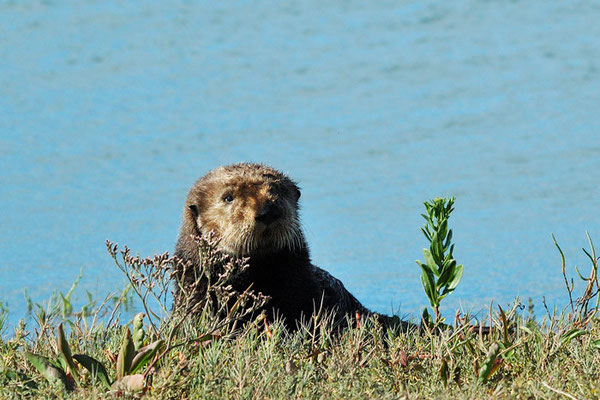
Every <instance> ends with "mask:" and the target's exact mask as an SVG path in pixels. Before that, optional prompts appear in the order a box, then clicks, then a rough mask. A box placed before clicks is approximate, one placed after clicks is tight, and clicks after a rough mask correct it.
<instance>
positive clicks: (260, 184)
mask: <svg viewBox="0 0 600 400" xmlns="http://www.w3.org/2000/svg"><path fill="white" fill-rule="evenodd" d="M299 198H300V190H299V189H298V187H297V186H296V184H295V183H294V182H293V181H292V180H291V179H289V178H288V177H286V176H285V175H283V174H282V173H280V172H278V171H276V170H274V169H272V168H269V167H265V166H262V165H257V164H236V165H232V166H228V167H220V168H217V169H216V170H214V171H212V172H210V173H209V174H207V175H206V176H204V177H203V178H201V179H200V180H199V181H198V182H196V184H195V185H194V187H193V188H192V190H191V191H190V194H189V195H188V199H187V213H188V215H186V216H184V218H189V219H190V220H191V221H192V223H193V224H194V225H195V227H196V228H197V230H198V231H199V232H201V233H208V232H213V233H214V234H215V236H216V238H217V240H218V243H219V247H220V250H221V251H224V252H226V253H229V254H232V255H236V256H250V255H254V254H269V253H274V252H277V251H279V250H282V249H289V250H295V249H300V248H301V247H302V246H303V245H304V236H303V234H302V230H301V228H300V222H299V218H298V199H299Z"/></svg>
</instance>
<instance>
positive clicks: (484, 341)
mask: <svg viewBox="0 0 600 400" xmlns="http://www.w3.org/2000/svg"><path fill="white" fill-rule="evenodd" d="M108 248H109V251H110V253H111V254H112V255H113V256H114V258H115V261H116V262H117V265H118V266H119V269H121V271H122V272H123V273H125V274H126V276H127V277H128V279H129V282H130V285H129V288H128V291H127V292H124V293H114V294H111V295H109V296H107V297H106V299H104V301H102V302H100V304H94V302H93V301H92V302H91V303H90V304H88V305H87V306H86V307H84V308H83V309H82V310H79V311H78V312H74V310H73V309H72V307H71V305H70V300H69V299H70V293H68V294H66V295H60V294H57V295H55V296H54V297H53V298H52V299H51V300H50V301H49V303H48V304H46V305H43V306H42V305H39V304H38V305H36V304H32V317H33V318H32V319H33V321H32V322H31V323H30V324H29V325H26V324H25V323H24V322H21V323H20V324H19V325H18V326H17V327H16V328H15V330H14V332H11V333H8V332H5V333H4V338H5V339H3V340H2V341H1V342H0V371H1V372H0V397H2V398H17V397H35V398H62V397H70V398H74V399H77V398H82V399H83V398H85V399H87V398H104V397H126V398H137V397H145V398H161V399H162V398H265V397H274V398H320V397H323V398H598V397H600V384H598V380H599V378H600V372H599V369H600V349H599V347H600V321H599V320H598V317H597V307H594V299H595V297H596V294H597V286H594V285H597V278H596V277H595V276H593V277H592V278H593V279H592V280H591V283H592V284H593V285H591V286H589V287H591V289H589V290H591V291H590V292H589V293H587V292H588V289H586V293H584V294H583V295H582V296H581V297H580V298H579V299H574V300H573V302H572V303H571V305H570V306H569V307H568V308H566V310H565V312H563V313H560V314H556V313H554V314H546V316H545V317H540V318H537V319H534V318H533V309H532V306H531V305H530V306H529V307H525V306H522V305H521V304H519V303H518V302H516V303H515V305H514V306H513V307H510V309H507V310H503V309H502V308H500V307H495V308H494V309H490V310H489V315H487V316H486V317H484V318H482V320H481V321H479V322H480V324H481V325H486V326H489V327H491V332H489V333H486V332H484V331H483V330H480V329H478V327H477V326H474V325H476V323H477V321H474V320H472V319H470V318H468V316H462V315H459V314H458V315H456V316H455V318H454V319H453V321H447V322H451V324H450V325H451V328H449V327H446V328H439V327H438V328H435V329H434V330H433V331H430V330H428V329H427V328H424V329H421V330H419V331H412V332H402V331H392V330H387V331H384V330H383V328H382V327H381V326H380V325H378V324H377V323H376V321H372V320H370V319H369V318H366V317H364V316H362V317H361V316H359V322H358V323H354V324H350V325H354V327H351V328H348V329H345V330H338V329H336V328H334V327H332V323H331V321H330V319H329V318H328V317H327V316H326V315H321V316H319V317H315V318H314V319H313V320H312V321H311V323H307V324H305V325H304V326H303V328H302V329H300V330H299V331H298V332H295V333H289V332H286V331H285V330H284V328H283V326H282V325H280V324H278V323H273V324H267V323H266V322H265V320H264V319H263V317H262V316H261V315H257V314H256V312H255V311H256V310H257V309H258V308H259V306H255V303H258V304H260V301H261V299H260V298H256V297H254V298H253V297H251V296H249V295H248V294H247V293H241V294H240V293H232V292H231V291H230V289H228V288H227V285H226V282H227V279H229V277H228V276H227V268H225V269H224V271H225V272H224V273H223V274H221V275H220V278H219V279H215V280H213V282H212V283H211V285H212V286H210V287H209V291H211V290H212V293H216V294H218V295H216V297H215V298H213V299H212V300H211V301H208V302H205V303H204V304H203V305H202V306H201V307H200V308H195V309H192V308H188V309H189V312H185V311H182V312H176V313H173V314H171V313H170V312H169V308H170V304H168V302H169V301H170V300H167V297H166V296H165V294H166V293H167V292H168V290H170V289H169V288H170V283H169V281H170V278H171V276H170V266H171V264H172V262H173V260H172V259H170V258H168V256H167V255H166V254H165V255H161V256H155V257H153V258H150V259H140V258H139V257H132V256H130V254H129V251H127V250H126V251H125V252H123V253H121V254H119V252H118V251H117V249H116V246H114V245H112V244H108ZM214 256H215V255H214V254H212V255H211V257H213V259H212V261H211V262H215V260H214ZM207 258H208V259H210V257H207ZM592 259H595V260H596V263H593V265H592V273H595V272H594V271H595V270H594V268H595V267H597V259H596V258H595V255H593V256H592ZM221 261H222V260H221ZM224 265H225V266H227V265H229V267H231V270H233V269H235V267H239V265H238V266H236V265H234V264H227V262H226V263H224ZM567 282H568V281H567ZM228 290H229V291H228ZM127 293H129V294H133V295H134V296H137V297H139V299H142V301H140V302H139V303H140V304H141V306H140V308H141V309H142V310H143V311H144V314H143V315H142V314H139V315H138V316H137V318H136V319H135V321H122V320H121V313H122V312H123V306H124V301H125V300H126V299H127V297H128V295H127ZM219 293H220V294H219ZM570 295H571V296H572V297H575V296H574V294H573V293H570ZM585 296H587V297H585ZM231 299H242V300H241V301H236V302H235V303H232V302H231ZM228 300H229V302H228ZM211 302H212V303H211ZM208 303H211V304H208ZM232 304H233V305H232ZM182 309H184V310H185V309H186V307H182ZM190 312H191V313H193V314H195V315H199V318H197V319H194V318H190ZM253 313H254V314H253ZM250 315H252V317H250ZM354 318H356V317H354ZM242 320H245V321H248V320H249V322H247V323H245V324H242V323H241V322H240V321H242ZM59 326H60V329H59ZM131 332H133V333H131ZM148 345H151V346H152V345H153V346H154V349H153V351H152V352H150V353H149V355H148V356H147V357H146V360H145V361H144V363H142V364H141V366H140V365H138V369H137V370H135V371H134V370H133V368H132V367H131V365H132V362H131V361H132V359H133V357H134V355H136V354H142V353H144V351H147V347H148ZM145 346H146V347H145ZM65 348H66V349H67V350H65ZM144 349H146V350H144ZM67 353H68V354H67ZM82 355H83V356H82ZM84 356H87V357H88V358H90V359H93V360H96V361H97V362H99V363H101V364H102V365H103V366H104V368H105V369H106V373H105V375H103V376H101V375H102V374H100V373H98V368H95V369H94V368H89V365H87V367H88V368H86V367H85V365H84V364H86V362H84V361H85V360H87V359H86V358H82V357H84ZM35 357H38V359H37V361H38V363H37V364H38V365H37V366H36V362H35V361H36V359H35ZM44 357H45V358H44ZM69 358H70V360H68V359H69ZM127 359H129V360H127ZM40 360H42V361H40ZM77 360H80V361H81V360H83V361H82V362H78V361H77ZM127 362H129V364H128V366H125V367H124V363H127ZM88 364H89V363H88ZM55 370H59V371H63V372H64V375H61V374H60V372H56V371H55ZM53 371H54V372H53ZM103 377H104V378H103ZM123 377H125V378H123ZM118 378H120V380H118V381H117V379H118ZM115 381H117V382H116V383H114V382H115Z"/></svg>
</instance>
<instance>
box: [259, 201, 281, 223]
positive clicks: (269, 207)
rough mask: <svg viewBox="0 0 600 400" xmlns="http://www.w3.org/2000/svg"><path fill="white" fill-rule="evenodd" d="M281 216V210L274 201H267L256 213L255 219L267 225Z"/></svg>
mask: <svg viewBox="0 0 600 400" xmlns="http://www.w3.org/2000/svg"><path fill="white" fill-rule="evenodd" d="M279 217H281V210H280V209H279V207H277V206H276V205H275V204H273V203H272V202H268V203H265V205H264V206H263V208H262V210H260V212H259V213H258V214H256V217H255V219H256V220H257V221H260V222H262V223H264V224H266V225H269V224H270V223H271V222H273V221H275V220H276V219H277V218H279Z"/></svg>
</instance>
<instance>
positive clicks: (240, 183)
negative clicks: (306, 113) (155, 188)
mask: <svg viewBox="0 0 600 400" xmlns="http://www.w3.org/2000/svg"><path fill="white" fill-rule="evenodd" d="M299 198H300V190H299V188H298V186H297V185H296V183H295V182H294V181H292V180H291V179H290V178H288V177H287V176H285V175H284V174H283V173H281V172H279V171H277V170H275V169H273V168H270V167H267V166H264V165H259V164H245V163H242V164H235V165H230V166H225V167H219V168H217V169H215V170H213V171H211V172H209V173H208V174H207V175H205V176H204V177H202V178H200V179H199V180H198V181H196V183H195V184H194V186H193V187H192V188H191V189H190V192H189V194H188V196H187V199H186V203H185V206H184V210H183V223H182V226H181V231H180V234H179V239H178V241H177V246H176V249H175V255H176V256H177V257H178V258H180V259H181V260H183V261H184V262H189V263H191V264H192V268H194V267H198V266H199V265H200V257H199V252H198V244H197V243H196V242H195V241H194V236H200V235H203V234H208V233H210V232H212V233H213V234H214V235H215V238H216V240H217V247H218V249H219V250H221V251H222V252H224V253H226V254H229V255H232V256H234V257H247V259H248V264H249V268H248V269H247V270H246V271H245V272H244V273H243V274H242V275H241V279H240V278H238V279H236V282H233V283H232V284H233V285H234V289H235V290H237V291H239V292H243V291H244V290H246V289H247V288H248V287H249V286H250V285H252V290H254V291H256V292H261V293H263V294H264V295H267V296H269V297H270V298H271V299H270V301H269V302H268V303H267V305H266V310H265V311H266V312H267V315H268V316H275V315H276V316H279V317H280V318H282V320H283V321H284V323H285V324H286V325H287V326H288V327H289V328H292V329H294V328H295V327H296V326H297V322H298V321H300V320H301V319H302V318H304V319H307V318H309V317H310V316H311V315H312V314H313V313H314V312H315V310H316V309H317V310H318V309H321V311H322V312H326V313H333V314H334V315H335V317H336V319H337V320H338V321H340V322H341V323H342V324H343V321H345V320H346V316H351V317H354V316H355V315H356V314H357V313H358V314H359V315H363V316H364V315H369V314H371V312H370V311H369V310H367V309H366V308H365V307H363V306H362V304H361V303H360V302H359V301H358V300H357V299H356V298H355V297H354V296H353V295H352V294H350V292H348V290H346V288H345V287H344V285H343V284H342V282H341V281H340V280H338V279H336V278H334V277H333V276H331V275H330V274H329V273H328V272H327V271H325V270H323V269H321V268H319V267H316V266H314V265H313V264H312V263H311V260H310V255H309V251H308V246H307V244H306V241H305V239H304V235H303V233H302V230H301V227H300V222H299V217H298V209H299V207H298V199H299ZM179 278H181V274H180V275H179ZM379 318H380V321H381V322H383V323H384V324H386V325H388V324H389V323H390V321H392V319H391V318H390V317H387V316H383V315H381V316H379Z"/></svg>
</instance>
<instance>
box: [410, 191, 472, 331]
mask: <svg viewBox="0 0 600 400" xmlns="http://www.w3.org/2000/svg"><path fill="white" fill-rule="evenodd" d="M424 204H425V209H426V210H427V214H421V215H422V216H423V218H425V221H427V222H426V224H425V226H424V227H423V228H421V231H422V232H423V234H424V235H425V237H426V238H427V240H428V241H429V249H423V255H424V257H425V262H424V263H423V262H420V261H417V264H418V265H419V266H420V267H421V270H422V274H421V283H422V284H423V289H425V294H426V295H427V298H428V299H429V303H430V304H431V307H433V311H434V313H435V323H436V324H439V323H443V322H444V319H443V318H442V316H441V314H440V302H441V301H442V299H443V298H444V297H446V296H447V295H449V294H450V293H452V292H453V291H454V289H456V287H457V286H458V283H459V282H460V280H461V278H462V275H463V266H462V265H457V263H456V260H455V259H454V257H453V256H452V252H453V251H454V243H452V229H450V228H449V225H448V220H449V219H450V213H451V212H452V211H453V210H454V208H453V206H454V198H450V199H444V198H439V197H438V198H435V199H433V200H432V201H431V202H425V203H424ZM423 322H424V323H426V324H428V325H432V324H433V321H432V318H431V316H430V314H429V312H428V311H427V308H425V309H424V311H423Z"/></svg>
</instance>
